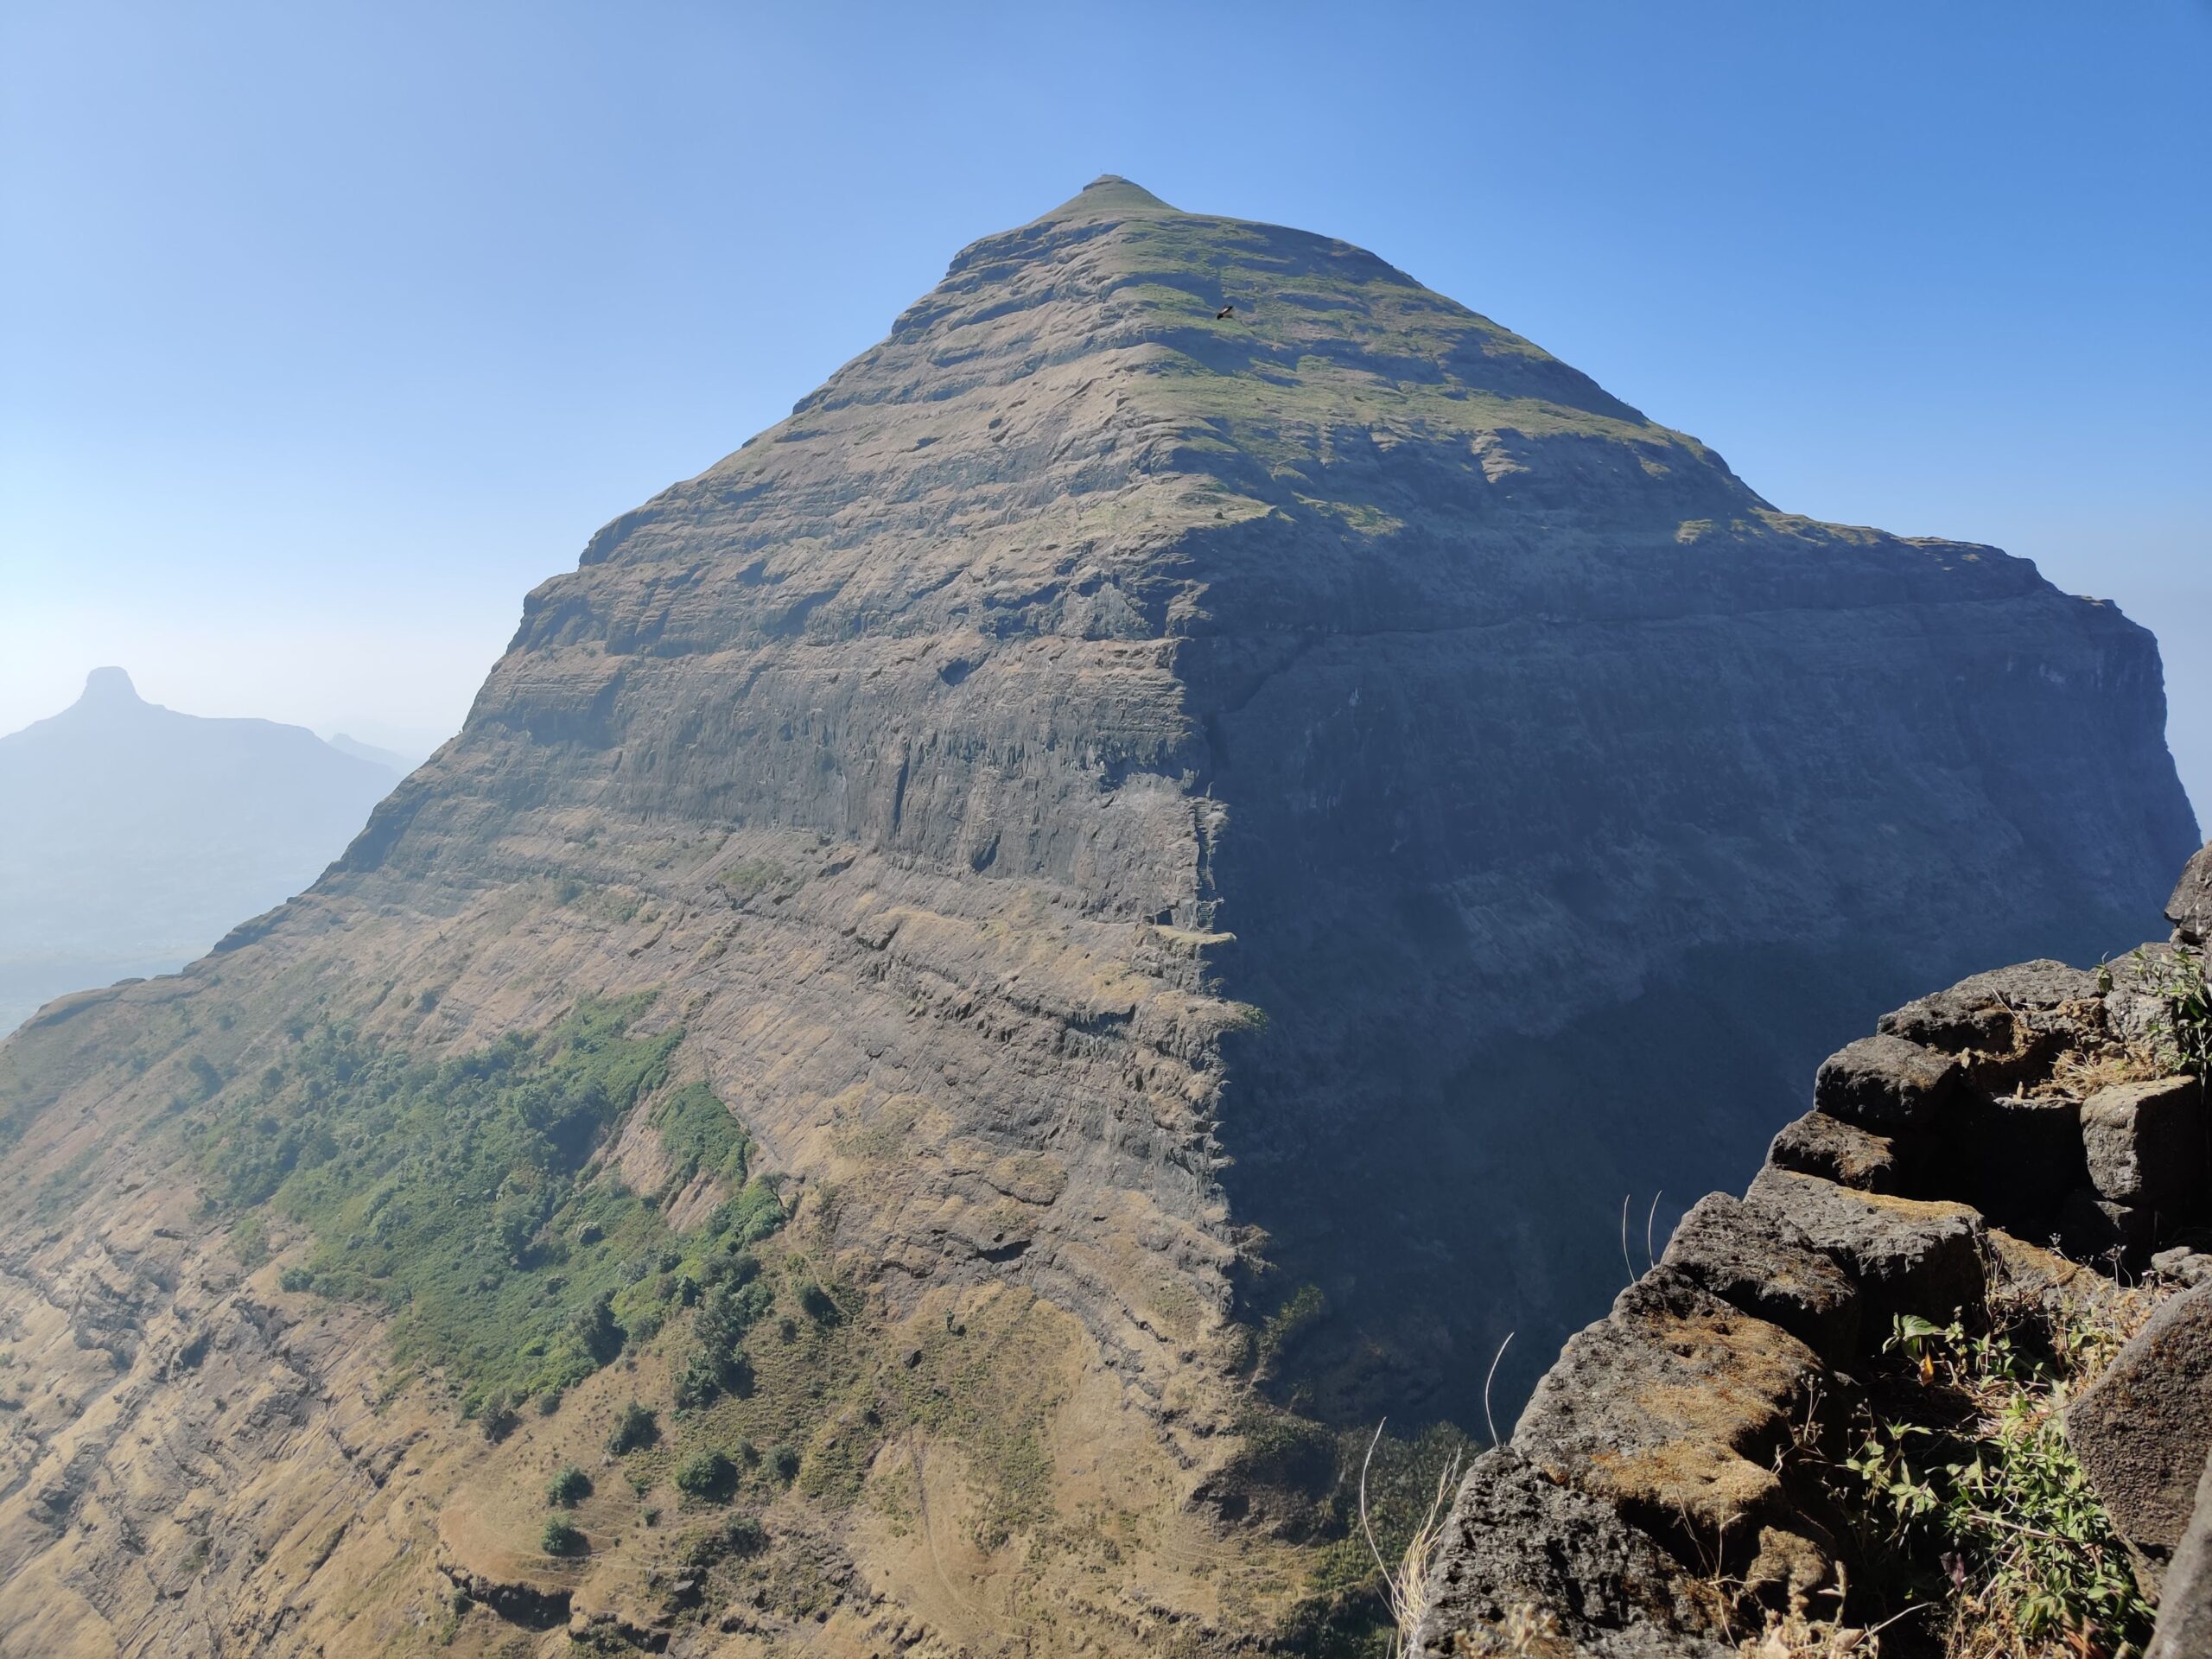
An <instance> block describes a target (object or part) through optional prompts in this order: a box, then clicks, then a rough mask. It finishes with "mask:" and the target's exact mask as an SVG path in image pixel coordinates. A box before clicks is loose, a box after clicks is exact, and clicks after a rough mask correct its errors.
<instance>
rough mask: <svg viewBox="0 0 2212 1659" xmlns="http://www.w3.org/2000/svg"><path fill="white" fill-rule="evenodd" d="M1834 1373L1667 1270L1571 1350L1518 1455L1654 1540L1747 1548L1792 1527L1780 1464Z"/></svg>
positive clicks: (1525, 1429) (1526, 1417)
mask: <svg viewBox="0 0 2212 1659" xmlns="http://www.w3.org/2000/svg"><path fill="white" fill-rule="evenodd" d="M1821 1375H1822V1371H1821V1363H1820V1360H1819V1358H1818V1357H1816V1356H1815V1354H1814V1352H1813V1351H1812V1350H1811V1349H1810V1348H1808V1347H1807V1346H1806V1345H1805V1344H1803V1343H1802V1342H1800V1341H1799V1340H1798V1339H1797V1338H1795V1337H1793V1336H1791V1335H1790V1334H1789V1332H1786V1331H1784V1330H1783V1329H1782V1328H1781V1327H1780V1326H1779V1325H1770V1324H1769V1323H1768V1322H1767V1321H1766V1320H1764V1319H1758V1318H1756V1317H1754V1316H1752V1315H1751V1314H1748V1313H1745V1312H1743V1310H1741V1309H1740V1308H1738V1307H1735V1306H1731V1305H1730V1304H1729V1303H1727V1302H1725V1301H1723V1300H1721V1299H1720V1298H1719V1297H1718V1296H1715V1295H1714V1294H1713V1293H1712V1292H1710V1291H1708V1290H1707V1289H1705V1288H1704V1287H1702V1286H1700V1285H1699V1284H1698V1283H1697V1282H1696V1281H1694V1280H1692V1279H1691V1278H1690V1277H1689V1276H1688V1274H1685V1273H1682V1272H1681V1271H1679V1270H1677V1269H1675V1268H1670V1267H1659V1268H1654V1269H1653V1270H1652V1271H1651V1272H1649V1273H1648V1274H1644V1276H1643V1278H1642V1279H1640V1280H1638V1281H1637V1282H1636V1283H1635V1284H1633V1285H1631V1286H1630V1287H1628V1288H1627V1289H1626V1290H1624V1291H1623V1292H1622V1293H1621V1294H1620V1295H1619V1296H1618V1298H1617V1299H1616V1300H1614V1303H1613V1308H1612V1312H1611V1313H1610V1314H1609V1315H1608V1316H1607V1317H1605V1319H1600V1320H1599V1321H1598V1322H1597V1323H1596V1324H1594V1325H1588V1326H1586V1327H1585V1328H1584V1329H1583V1330H1582V1331H1581V1332H1579V1333H1577V1334H1576V1335H1575V1336H1574V1337H1573V1338H1570V1339H1569V1340H1568V1342H1567V1347H1566V1350H1565V1351H1563V1352H1562V1353H1561V1354H1560V1357H1559V1359H1558V1361H1557V1363H1554V1365H1553V1366H1552V1368H1551V1370H1549V1371H1548V1372H1546V1373H1545V1375H1544V1377H1543V1380H1542V1381H1541V1382H1540V1383H1537V1384H1536V1391H1535V1395H1533V1396H1531V1398H1530V1399H1529V1404H1528V1407H1527V1408H1526V1409H1525V1410H1523V1411H1522V1414H1521V1421H1519V1423H1517V1424H1516V1426H1515V1427H1514V1431H1513V1446H1514V1449H1515V1450H1516V1451H1517V1452H1520V1453H1522V1455H1523V1456H1524V1457H1526V1458H1528V1459H1529V1461H1530V1462H1532V1463H1534V1464H1535V1465H1536V1466H1537V1467H1538V1468H1539V1469H1541V1470H1542V1471H1544V1472H1545V1473H1547V1474H1548V1475H1550V1476H1551V1477H1552V1478H1554V1479H1556V1480H1562V1481H1565V1482H1567V1484H1571V1485H1573V1486H1576V1487H1579V1488H1580V1489H1581V1490H1582V1491H1586V1492H1589V1493H1591V1494H1592V1496H1595V1497H1602V1498H1605V1499H1607V1500H1608V1501H1610V1502H1611V1503H1616V1504H1618V1505H1620V1506H1621V1508H1622V1510H1623V1511H1624V1513H1625V1514H1626V1515H1627V1516H1628V1517H1629V1518H1630V1520H1631V1521H1634V1522H1637V1524H1639V1525H1641V1526H1643V1527H1644V1528H1646V1529H1648V1530H1651V1531H1654V1532H1658V1533H1662V1534H1667V1535H1672V1534H1675V1533H1676V1532H1677V1531H1679V1530H1681V1529H1688V1531H1689V1533H1690V1534H1691V1535H1693V1537H1694V1539H1695V1540H1696V1542H1697V1544H1698V1546H1699V1547H1700V1548H1724V1549H1725V1548H1730V1547H1732V1545H1734V1544H1735V1543H1737V1542H1738V1541H1740V1542H1741V1544H1742V1545H1743V1546H1745V1548H1748V1547H1749V1545H1750V1544H1751V1542H1752V1541H1754V1540H1755V1538H1756V1536H1757V1533H1758V1528H1759V1526H1760V1525H1761V1524H1763V1523H1764V1522H1768V1521H1772V1520H1785V1519H1786V1518H1787V1513H1786V1509H1785V1506H1784V1505H1783V1502H1782V1490H1781V1484H1780V1482H1779V1481H1778V1480H1777V1478H1776V1476H1775V1473H1774V1470H1773V1468H1772V1466H1771V1465H1772V1462H1773V1456H1774V1452H1775V1451H1776V1450H1777V1447H1778V1446H1780V1444H1781V1442H1782V1440H1783V1436H1784V1435H1785V1434H1786V1433H1788V1428H1789V1417H1790V1414H1792V1413H1793V1412H1795V1411H1796V1409H1798V1408H1799V1406H1800V1404H1801V1403H1802V1401H1803V1399H1804V1398H1805V1396H1806V1395H1807V1393H1808V1390H1809V1389H1811V1388H1812V1386H1813V1385H1814V1384H1815V1383H1816V1382H1817V1381H1818V1380H1819V1379H1820V1377H1821Z"/></svg>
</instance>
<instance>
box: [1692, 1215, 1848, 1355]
mask: <svg viewBox="0 0 2212 1659" xmlns="http://www.w3.org/2000/svg"><path fill="white" fill-rule="evenodd" d="M1660 1261H1661V1264H1662V1266H1665V1267H1669V1268H1674V1269H1675V1271H1676V1272H1677V1273H1680V1274H1682V1275H1683V1276H1684V1277H1685V1278H1688V1279H1689V1280H1691V1281H1694V1283H1696V1284H1698V1285H1700V1286H1702V1287H1704V1288H1705V1289H1707V1290H1709V1291H1711V1292H1712V1293H1713V1294H1714V1295H1715V1296H1718V1297H1719V1298H1720V1300H1723V1301H1724V1302H1728V1303H1731V1304H1732V1305H1733V1306H1737V1307H1739V1308H1741V1309H1743V1310H1744V1312H1745V1313H1751V1314H1755V1315H1756V1316H1758V1318H1760V1319H1764V1320H1766V1321H1767V1322H1768V1323H1769V1324H1771V1325H1780V1326H1781V1327H1782V1328H1783V1330H1784V1331H1787V1332H1789V1334H1790V1335H1791V1336H1793V1337H1795V1338H1797V1339H1798V1340H1799V1341H1800V1342H1802V1343H1803V1344H1805V1345H1806V1346H1807V1347H1808V1348H1810V1349H1811V1350H1812V1351H1814V1352H1815V1353H1816V1354H1818V1355H1820V1356H1821V1358H1823V1359H1825V1360H1827V1361H1830V1362H1831V1363H1840V1362H1841V1361H1843V1360H1846V1359H1847V1358H1848V1357H1850V1356H1851V1354H1852V1352H1853V1349H1854V1348H1855V1347H1856V1346H1857V1344H1858V1341H1859V1287H1858V1286H1856V1285H1854V1284H1853V1283H1852V1281H1851V1278H1850V1275H1849V1274H1846V1273H1845V1272H1844V1270H1843V1269H1842V1268H1839V1267H1838V1266H1836V1264H1835V1263H1834V1262H1831V1261H1830V1260H1829V1259H1828V1258H1827V1256H1825V1255H1821V1253H1820V1252H1819V1251H1818V1250H1815V1249H1814V1248H1813V1247H1812V1245H1811V1244H1810V1243H1808V1241H1807V1239H1806V1237H1805V1236H1804V1234H1802V1233H1801V1232H1800V1231H1798V1230H1797V1229H1796V1227H1794V1226H1792V1225H1791V1224H1789V1223H1788V1222H1786V1221H1784V1220H1783V1219H1781V1218H1780V1217H1777V1216H1774V1215H1771V1214H1769V1213H1766V1212H1763V1211H1758V1210H1754V1209H1752V1208H1751V1206H1750V1205H1746V1204H1745V1203H1744V1202H1743V1201H1742V1200H1741V1199H1738V1198H1731V1197H1730V1196H1729V1195H1728V1194H1726V1192H1713V1193H1708V1194H1707V1196H1705V1197H1704V1198H1700V1199H1699V1200H1698V1201H1697V1203H1696V1204H1695V1205H1692V1206H1691V1208H1690V1212H1689V1213H1688V1215H1686V1216H1684V1217H1682V1220H1681V1225H1680V1226H1678V1227H1677V1228H1675V1236H1674V1237H1673V1238H1672V1239H1670V1240H1669V1241H1668V1244H1667V1249H1666V1253H1665V1254H1664V1255H1662V1257H1661V1258H1660Z"/></svg>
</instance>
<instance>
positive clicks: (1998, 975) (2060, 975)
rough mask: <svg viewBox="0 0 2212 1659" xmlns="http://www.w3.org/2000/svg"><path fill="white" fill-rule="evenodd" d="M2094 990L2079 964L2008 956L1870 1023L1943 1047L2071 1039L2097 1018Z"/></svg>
mask: <svg viewBox="0 0 2212 1659" xmlns="http://www.w3.org/2000/svg"><path fill="white" fill-rule="evenodd" d="M2097 995H2098V992H2097V979H2096V976H2095V975H2094V974H2091V973H2087V972H2084V971H2083V970H2082V969H2079V968H2069V966H2067V965H2066V963H2063V962H2053V961H2050V960H2049V959H2048V958H2046V959H2043V960H2040V961H2036V962H2022V963H2014V964H2013V965H2012V967H2010V968H1999V969H1993V970H1992V971H1990V972H1988V973H1986V974H1975V975H1973V976H1970V977H1968V978H1966V979H1962V980H1961V981H1960V982H1958V983H1957V984H1955V985H1954V986H1952V987H1951V988H1949V989H1948V990H1944V991H1937V992H1936V993H1935V994H1934V995H1929V996H1923V997H1921V998H1920V999H1919V1000H1918V1001H1912V1002H1908V1003H1906V1004H1905V1005H1904V1007H1901V1008H1898V1009H1896V1010H1895V1011H1894V1012H1892V1013H1889V1014H1884V1015H1883V1016H1882V1017H1881V1019H1879V1020H1877V1021H1876V1022H1875V1027H1874V1028H1875V1030H1877V1031H1878V1032H1880V1033H1884V1034H1885V1035H1888V1036H1892V1037H1900V1038H1904V1039H1907V1040H1908V1041H1910V1042H1915V1043H1920V1044H1924V1045H1925V1046H1928V1047H1929V1048H1937V1049H1942V1050H1943V1051H1944V1052H1947V1053H1953V1054H1957V1053H1962V1052H1966V1051H1967V1050H1969V1049H1973V1050H1978V1051H1980V1052H1982V1053H1985V1054H2004V1053H2006V1052H2011V1051H2013V1050H2015V1049H2021V1048H2026V1047H2029V1046H2032V1045H2033V1044H2034V1043H2035V1041H2036V1039H2046V1040H2049V1039H2073V1040H2079V1039H2080V1038H2081V1037H2082V1035H2084V1034H2085V1033H2087V1032H2088V1030H2089V1029H2091V1028H2092V1027H2093V1026H2094V1022H2095V1020H2096V1018H2097V1014H2096V1012H2095V1002H2096V998H2097Z"/></svg>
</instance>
